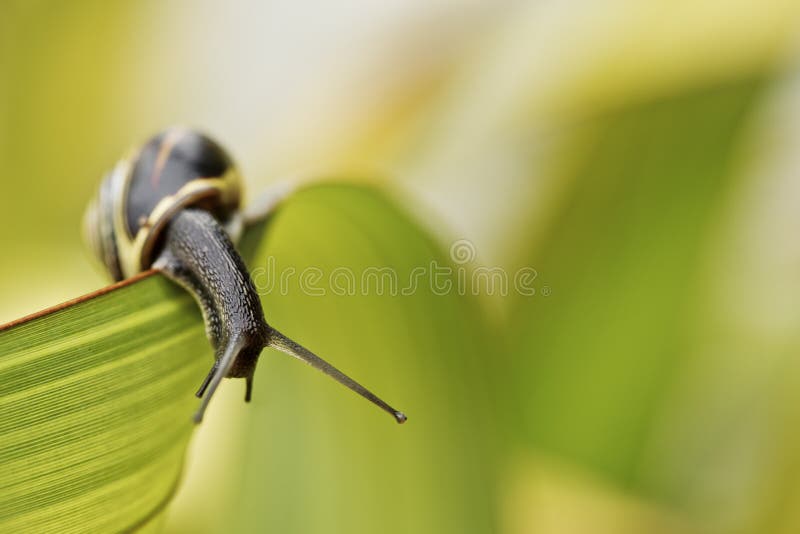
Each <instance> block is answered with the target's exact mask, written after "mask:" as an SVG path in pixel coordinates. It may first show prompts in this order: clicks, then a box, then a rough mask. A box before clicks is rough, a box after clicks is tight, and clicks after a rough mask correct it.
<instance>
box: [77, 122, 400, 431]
mask: <svg viewBox="0 0 800 534" xmlns="http://www.w3.org/2000/svg"><path fill="white" fill-rule="evenodd" d="M241 191H242V185H241V181H240V179H239V174H238V172H237V170H236V167H235V165H234V164H233V162H232V160H231V159H230V158H229V157H228V155H227V154H226V153H225V151H224V150H223V149H222V148H221V147H220V146H219V145H217V144H216V143H215V142H214V141H212V140H211V139H209V138H207V137H205V136H203V135H201V134H198V133H196V132H193V131H191V130H187V129H182V128H173V129H170V130H167V131H166V132H164V133H162V134H159V135H157V136H155V137H153V138H152V139H151V140H149V141H148V142H147V143H146V144H145V145H144V146H143V147H142V148H141V149H140V150H139V151H137V152H135V153H134V154H133V155H132V156H131V157H130V158H127V159H124V160H122V161H121V162H120V163H119V164H117V166H116V168H115V169H114V170H113V171H112V172H111V173H110V175H108V176H107V177H106V178H105V179H104V181H103V183H102V185H101V187H100V191H99V194H98V196H97V198H96V199H95V201H94V202H93V203H92V204H91V205H90V207H89V210H88V211H87V216H86V221H85V234H86V238H87V241H88V242H89V244H90V245H91V247H92V249H93V250H94V251H95V254H96V255H97V256H98V258H99V259H100V260H101V261H102V262H103V264H104V265H105V266H106V268H107V270H108V271H109V273H110V274H111V276H112V277H113V278H114V279H115V280H122V279H125V278H128V277H130V276H133V275H134V274H136V273H138V272H141V271H142V270H146V269H149V268H154V269H157V270H160V271H161V272H162V273H164V274H165V275H166V276H167V277H169V278H170V279H172V280H173V281H175V282H177V283H178V284H180V285H181V286H183V287H184V288H186V289H187V290H188V291H189V292H190V293H191V294H192V295H193V296H194V297H195V299H196V300H197V302H198V304H199V305H200V308H201V310H202V312H203V317H204V320H205V324H206V334H207V336H208V339H209V341H210V342H211V345H212V347H213V348H214V365H213V366H212V368H211V370H210V371H209V373H208V376H207V377H206V378H205V380H203V382H202V384H201V386H200V389H199V390H198V392H197V396H198V397H203V401H202V403H201V405H200V408H199V410H198V411H197V413H196V414H195V421H197V422H199V421H200V420H202V417H203V413H204V412H205V409H206V407H207V406H208V403H209V401H210V399H211V397H212V396H213V394H214V392H215V391H216V389H217V387H218V386H219V384H220V382H221V381H222V378H224V377H230V378H244V379H246V381H247V392H246V394H245V400H247V401H249V400H250V397H251V394H252V386H253V374H254V372H255V368H256V363H257V362H258V358H259V356H260V354H261V351H262V350H263V349H264V348H265V347H274V348H276V349H278V350H281V351H283V352H286V353H287V354H289V355H291V356H293V357H295V358H298V359H300V360H302V361H304V362H306V363H308V364H310V365H312V366H313V367H315V368H317V369H319V370H321V371H322V372H324V373H326V374H327V375H329V376H331V377H332V378H334V379H335V380H337V381H338V382H340V383H341V384H343V385H345V386H347V387H348V388H350V389H352V390H353V391H355V392H356V393H358V394H359V395H361V396H363V397H365V398H366V399H368V400H370V401H371V402H373V403H375V404H376V405H378V406H379V407H381V408H382V409H384V410H385V411H387V412H389V413H391V414H392V415H393V416H394V418H395V419H396V420H397V421H398V422H400V423H402V422H404V421H405V419H406V417H405V415H403V414H402V413H401V412H398V411H397V410H395V409H393V408H392V407H390V406H389V405H388V404H386V403H385V402H383V401H382V400H381V399H379V398H378V397H377V396H375V395H374V394H372V393H371V392H370V391H368V390H367V389H366V388H364V387H363V386H361V385H360V384H358V383H357V382H355V381H354V380H352V379H351V378H349V377H348V376H346V375H345V374H343V373H342V372H341V371H339V370H338V369H336V368H335V367H333V366H332V365H330V364H329V363H327V362H326V361H324V360H322V359H321V358H319V357H318V356H316V355H315V354H314V353H312V352H311V351H309V350H308V349H306V348H304V347H302V346H301V345H299V344H298V343H296V342H294V341H292V340H291V339H289V338H287V337H286V336H284V335H283V334H281V333H280V332H278V331H277V330H275V329H274V328H272V327H270V326H269V325H268V324H267V322H266V321H265V319H264V312H263V310H262V307H261V300H260V298H259V296H258V293H257V291H256V289H255V286H254V284H253V281H252V279H251V278H250V275H249V273H248V271H247V268H246V266H245V264H244V261H243V260H242V259H241V257H240V256H239V253H238V252H237V251H236V247H235V241H236V239H237V237H238V234H239V231H240V229H241V226H242V216H241V211H240V199H241Z"/></svg>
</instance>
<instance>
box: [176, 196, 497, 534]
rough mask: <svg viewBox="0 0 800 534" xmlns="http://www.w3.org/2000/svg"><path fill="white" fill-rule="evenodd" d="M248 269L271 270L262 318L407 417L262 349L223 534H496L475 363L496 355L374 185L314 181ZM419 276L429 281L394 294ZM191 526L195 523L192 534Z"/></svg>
mask: <svg viewBox="0 0 800 534" xmlns="http://www.w3.org/2000/svg"><path fill="white" fill-rule="evenodd" d="M254 258H255V263H254V265H253V267H254V268H258V267H259V266H260V267H264V268H265V270H264V271H262V272H263V273H265V272H266V267H268V266H269V265H270V263H269V262H270V261H271V260H270V258H272V259H273V260H274V267H273V271H274V273H275V274H276V279H275V286H274V287H273V288H272V291H267V288H268V286H269V283H268V279H267V278H266V277H264V276H259V277H257V279H258V280H260V281H261V283H260V284H259V285H260V286H261V287H262V289H264V293H263V297H262V300H263V302H264V309H265V313H266V315H267V320H268V321H270V322H271V324H273V325H274V326H275V327H276V328H277V329H279V330H281V331H282V332H284V333H286V334H287V335H289V336H293V337H295V338H296V339H298V340H300V341H301V342H302V343H304V344H305V345H306V346H308V347H310V348H312V350H314V351H316V352H317V353H318V354H321V355H323V356H324V357H325V358H327V359H329V360H330V361H331V362H334V363H335V364H336V365H337V366H339V367H340V368H341V369H342V370H344V371H345V372H347V373H349V374H351V375H352V376H353V377H355V378H356V379H357V380H359V381H361V382H362V383H363V384H365V385H367V386H368V387H370V388H372V389H373V390H374V391H375V392H376V393H377V394H379V395H381V396H383V397H385V398H386V400H387V401H389V402H390V403H392V404H394V405H395V406H396V407H397V408H398V409H401V410H403V411H404V412H405V413H406V414H408V417H409V420H408V422H407V423H406V424H405V425H403V426H398V425H396V424H395V423H394V422H393V421H392V419H391V418H390V417H388V416H387V415H386V414H384V413H382V412H380V411H379V410H376V409H375V407H373V406H371V405H370V404H368V403H365V402H363V400H361V399H359V398H358V397H356V396H354V395H352V394H351V393H349V392H347V391H343V390H342V388H341V386H339V385H338V384H335V383H334V382H332V381H330V380H329V379H327V378H326V377H324V376H322V375H320V374H319V373H312V372H310V371H309V370H308V368H307V367H306V366H304V365H302V364H300V363H299V362H297V361H294V360H292V359H289V358H286V357H284V356H283V355H280V354H279V353H275V352H273V351H267V352H265V353H264V354H263V355H262V357H261V363H260V364H259V368H258V371H257V374H256V378H255V383H256V391H255V394H254V399H253V407H252V409H251V410H247V413H246V421H245V424H244V427H245V429H246V432H245V434H244V436H243V443H244V448H243V450H241V451H240V452H238V454H241V460H240V461H241V465H242V466H243V468H242V475H241V478H240V479H239V480H237V481H236V482H235V483H234V486H235V488H236V493H237V497H236V499H235V503H234V508H233V510H231V511H229V516H228V521H229V522H230V523H229V524H231V525H232V526H233V529H232V530H233V531H236V532H304V533H314V532H319V533H330V532H383V533H394V532H396V533H407V532H415V533H425V532H430V533H441V532H459V533H470V532H476V533H483V532H489V531H492V530H493V523H494V511H493V509H492V502H493V497H492V491H493V489H492V488H493V484H492V478H491V471H490V467H491V466H490V460H489V458H490V456H489V453H490V451H491V444H490V443H487V440H488V439H489V438H490V437H491V435H492V432H491V431H490V429H489V427H488V424H489V423H488V414H487V413H486V411H485V410H486V406H487V404H488V402H487V399H486V391H485V381H484V377H485V371H484V370H483V369H482V368H481V364H482V361H483V360H484V358H485V357H486V355H487V354H490V353H491V352H490V350H489V349H488V336H487V332H486V327H485V325H484V322H483V320H482V318H481V316H480V315H479V314H478V312H477V308H476V306H475V303H473V302H472V301H471V300H470V299H469V298H467V297H465V296H461V295H459V294H458V292H457V290H456V289H455V277H456V274H455V272H452V273H451V274H450V275H448V276H443V280H448V281H449V282H450V283H452V284H453V286H452V287H453V289H452V290H451V291H434V290H433V289H432V287H431V282H432V274H431V270H430V266H431V262H437V265H438V266H440V267H441V268H442V269H445V268H448V267H453V265H452V264H451V263H450V261H449V260H448V259H447V258H446V257H445V256H444V254H443V253H442V251H441V249H440V247H439V246H438V245H437V244H436V243H435V242H434V241H433V240H432V239H431V238H430V237H429V236H428V235H427V234H426V232H424V231H423V230H422V229H421V228H420V227H419V226H418V225H416V224H414V223H413V222H411V221H409V219H408V217H407V216H406V215H405V213H404V212H403V211H401V210H400V209H399V208H398V207H397V206H396V205H395V204H394V203H393V202H391V201H390V200H388V199H387V198H386V197H385V196H383V195H381V194H378V193H376V192H375V191H374V190H370V189H366V188H343V187H339V186H321V187H316V188H314V189H312V190H308V191H306V192H304V193H302V194H301V195H298V196H297V197H295V198H294V199H293V201H292V202H291V203H290V204H289V205H287V206H286V207H285V208H284V209H282V210H281V211H280V212H278V214H277V215H276V217H275V219H274V221H273V222H272V223H271V226H270V229H269V235H268V238H267V239H265V240H263V241H262V243H261V246H260V247H259V248H258V250H257V251H256V252H255V254H254ZM309 267H311V268H312V269H319V272H321V273H322V277H321V278H320V280H319V281H318V282H315V283H314V284H313V289H314V291H310V290H309V288H308V287H306V288H305V289H303V288H302V287H301V284H300V276H301V275H302V273H303V272H304V271H306V269H307V268H309ZM291 268H293V269H294V270H295V273H296V274H295V275H294V276H293V277H292V278H291V279H290V280H289V283H288V284H287V286H286V287H285V290H282V289H281V288H280V284H279V281H280V275H281V273H283V274H286V273H288V272H289V270H290V269H291ZM376 268H377V269H387V268H388V269H390V270H388V271H383V272H386V273H389V272H391V273H394V276H396V280H397V282H398V291H397V294H395V295H393V294H391V292H390V291H389V290H388V288H387V289H386V291H385V292H384V293H383V294H380V293H381V292H380V291H379V290H378V288H377V286H376V285H374V284H373V283H372V282H371V281H366V282H365V280H364V273H366V272H373V271H369V270H370V269H376ZM336 269H339V270H338V271H336V272H339V273H342V272H349V273H352V275H354V278H355V282H356V283H355V286H354V287H355V294H353V295H347V294H341V292H339V293H340V294H337V290H336V283H335V282H334V283H332V278H331V274H332V273H334V271H335V270H336ZM415 269H426V270H427V271H426V272H425V273H423V274H421V275H420V276H419V278H418V279H417V280H416V284H415V285H414V287H415V289H414V290H413V291H406V292H405V293H408V294H403V291H402V289H404V288H405V289H408V288H410V287H412V286H411V284H410V283H409V281H410V280H412V279H413V277H412V272H413V271H414V270H415ZM418 272H419V271H418ZM344 276H345V275H343V277H344ZM339 282H342V280H341V279H340V280H339ZM317 289H318V290H320V291H316V290H317ZM314 293H320V294H318V295H317V294H314ZM323 293H324V294H323ZM195 528H202V525H192V527H191V528H189V529H187V530H191V531H196V530H195Z"/></svg>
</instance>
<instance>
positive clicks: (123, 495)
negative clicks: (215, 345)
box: [0, 276, 210, 532]
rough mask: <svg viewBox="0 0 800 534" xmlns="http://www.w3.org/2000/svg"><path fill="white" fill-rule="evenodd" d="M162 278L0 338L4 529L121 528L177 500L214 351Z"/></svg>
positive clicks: (190, 309) (185, 300)
mask: <svg viewBox="0 0 800 534" xmlns="http://www.w3.org/2000/svg"><path fill="white" fill-rule="evenodd" d="M203 332H204V331H203V326H202V319H201V318H200V315H199V313H198V311H197V309H196V305H195V303H194V301H193V300H192V299H191V298H190V297H189V296H188V295H187V294H185V293H184V292H182V291H181V290H179V289H177V288H176V287H173V285H172V284H171V283H170V282H168V281H167V280H166V279H164V278H162V277H160V276H149V277H146V278H144V279H142V280H139V281H137V282H135V283H132V284H125V285H123V286H122V287H119V288H117V289H115V290H113V291H110V292H106V293H103V294H101V295H99V296H97V297H96V298H92V299H89V300H83V301H82V302H79V303H77V304H74V305H70V306H67V307H64V308H62V309H59V310H58V311H55V312H53V313H49V314H46V315H44V316H41V317H38V318H35V319H33V320H30V321H27V322H23V323H22V324H19V325H17V326H13V327H11V328H8V329H5V330H4V331H2V333H1V334H0V473H2V478H0V531H3V532H19V531H21V530H25V529H27V530H30V531H33V532H43V531H59V532H69V531H82V532H84V531H87V530H119V529H120V528H131V527H133V526H136V525H142V524H145V523H147V522H148V521H149V520H150V519H151V518H152V517H153V516H154V514H156V513H157V512H158V511H159V510H160V509H161V508H163V507H164V506H165V504H166V503H167V501H168V500H169V498H170V496H171V495H172V494H173V493H174V491H175V488H176V485H177V482H178V477H179V475H180V472H181V465H182V462H183V456H184V453H185V449H186V444H187V442H188V440H189V437H190V435H191V433H192V428H193V425H192V423H191V418H190V415H189V414H191V412H192V409H193V408H194V406H195V404H196V400H195V399H194V398H193V396H192V389H193V388H194V387H196V386H197V383H198V377H200V376H201V375H202V373H203V371H204V369H205V368H206V367H207V366H208V362H209V354H210V349H209V347H208V342H207V341H206V340H205V336H204V333H203Z"/></svg>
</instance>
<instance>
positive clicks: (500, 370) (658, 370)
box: [496, 76, 763, 491]
mask: <svg viewBox="0 0 800 534" xmlns="http://www.w3.org/2000/svg"><path fill="white" fill-rule="evenodd" d="M762 87H763V84H762V80H761V79H760V77H758V76H754V77H753V78H752V79H748V80H740V81H737V82H731V83H729V84H727V85H722V86H719V87H717V86H715V87H711V88H704V89H702V90H699V89H693V90H691V91H689V92H688V93H685V94H680V95H673V96H669V97H665V98H662V99H657V100H653V101H650V102H646V103H641V104H635V105H633V106H630V107H626V108H622V109H619V110H616V111H614V112H613V113H609V114H604V115H602V116H599V117H594V118H591V119H590V120H588V121H587V122H585V123H583V124H582V127H581V128H580V134H579V135H580V136H581V138H580V141H579V142H577V143H575V145H576V146H580V149H579V150H571V151H570V150H568V151H565V153H566V154H568V156H567V157H568V158H571V159H570V164H569V165H568V167H569V169H570V171H569V174H568V175H567V176H563V177H560V178H563V183H568V184H570V186H569V187H568V188H567V189H566V192H565V193H564V196H563V198H562V200H561V203H560V207H559V209H558V210H556V215H555V217H554V218H553V220H552V221H551V222H550V224H549V229H548V230H547V231H546V232H544V234H545V235H546V237H545V238H544V240H543V241H542V242H541V243H537V244H536V247H535V250H531V251H530V253H529V254H530V255H529V258H528V262H529V264H530V265H533V266H535V267H536V269H538V270H539V273H540V274H541V276H542V277H543V278H544V279H546V280H547V282H548V284H550V286H551V288H552V296H550V297H548V298H542V297H536V298H529V299H519V301H518V302H517V304H518V306H517V307H516V310H515V312H514V316H513V320H512V328H511V330H512V334H511V343H510V344H511V349H512V350H511V356H509V358H508V359H507V360H503V361H502V362H499V363H500V365H499V366H498V367H497V369H496V372H497V374H498V376H501V377H502V379H501V380H505V381H506V383H509V384H513V387H512V388H510V389H509V392H512V394H511V395H509V398H508V401H509V402H508V408H509V410H516V412H517V415H518V419H516V420H515V423H516V426H515V427H514V428H513V429H512V431H513V432H514V433H516V434H517V436H518V438H519V439H520V440H521V441H522V442H523V443H525V444H527V445H532V446H535V447H537V448H539V449H542V450H545V451H547V452H548V453H550V454H553V453H555V454H557V455H559V456H562V457H565V458H568V459H570V460H571V461H573V462H576V463H579V464H583V465H584V466H587V467H589V468H591V469H593V470H595V471H598V472H601V473H604V474H605V475H606V476H608V477H609V478H611V479H613V480H615V481H617V482H618V483H620V484H621V485H623V486H634V487H639V489H642V486H644V487H647V488H648V489H650V490H655V491H658V490H659V489H660V486H661V484H660V483H659V481H658V480H653V479H652V475H651V473H650V472H649V471H648V469H649V468H652V467H653V466H654V465H655V464H656V463H657V462H653V460H654V458H653V456H652V454H653V451H654V445H655V443H654V441H653V438H654V436H655V432H656V431H657V430H660V431H662V432H663V429H658V428H657V426H658V425H659V423H660V422H661V420H660V419H659V414H660V413H661V412H662V410H665V409H666V407H667V404H666V403H667V402H669V401H668V399H669V395H670V394H671V393H672V388H673V387H674V385H675V384H676V382H677V381H678V380H679V379H680V377H681V373H682V371H683V370H684V368H685V365H686V363H687V362H686V359H685V358H686V355H687V354H689V353H690V351H689V350H687V348H688V347H689V346H690V344H691V342H692V336H693V323H692V320H693V317H692V314H693V313H694V312H695V311H696V310H697V309H698V308H697V298H698V297H697V296H698V293H699V292H698V288H697V286H696V284H697V280H698V274H699V271H700V269H702V265H703V263H702V258H703V255H704V253H705V250H706V247H707V246H708V239H709V235H710V232H711V228H712V226H713V224H714V216H715V214H716V213H717V211H718V210H719V209H720V208H721V207H722V206H723V203H724V201H725V199H726V198H727V194H728V192H729V191H730V190H731V189H732V187H733V186H734V185H735V184H736V178H737V176H738V173H737V172H735V166H734V165H733V164H734V158H736V157H737V154H738V153H739V152H738V151H739V148H740V142H741V138H742V134H743V132H745V131H746V128H745V127H746V125H747V124H748V119H749V118H750V117H751V113H752V111H753V109H754V108H755V105H756V103H757V102H758V98H759V96H760V95H761V88H762ZM689 415H690V414H687V416H689ZM648 462H649V463H648Z"/></svg>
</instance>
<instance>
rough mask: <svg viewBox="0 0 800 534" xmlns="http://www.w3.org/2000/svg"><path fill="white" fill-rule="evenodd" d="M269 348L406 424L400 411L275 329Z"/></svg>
mask: <svg viewBox="0 0 800 534" xmlns="http://www.w3.org/2000/svg"><path fill="white" fill-rule="evenodd" d="M267 346H268V347H273V348H275V349H278V350H279V351H281V352H285V353H286V354H288V355H289V356H292V357H294V358H297V359H298V360H300V361H303V362H305V363H307V364H308V365H310V366H311V367H313V368H315V369H318V370H320V371H322V372H323V373H325V374H326V375H328V376H330V377H331V378H333V379H334V380H336V381H337V382H339V383H340V384H342V385H343V386H345V387H347V388H349V389H351V390H352V391H355V392H356V393H358V394H359V395H361V396H362V397H364V398H365V399H367V400H368V401H370V402H371V403H373V404H375V405H376V406H378V407H379V408H381V409H382V410H383V411H385V412H387V413H389V414H390V415H391V416H392V417H394V419H395V421H397V422H398V423H400V424H403V423H405V422H406V420H407V418H406V415H405V414H404V413H403V412H401V411H398V410H395V409H394V408H392V407H391V406H389V405H388V404H386V402H384V401H383V400H382V399H380V398H379V397H378V396H377V395H375V394H374V393H372V392H371V391H370V390H368V389H367V388H365V387H364V386H362V385H361V384H359V383H358V382H356V381H355V380H353V379H352V378H350V377H349V376H347V375H346V374H344V373H343V372H341V371H340V370H338V369H337V368H336V367H334V366H333V365H331V364H329V363H328V362H326V361H325V360H323V359H322V358H320V357H319V356H317V355H316V354H314V353H313V352H311V351H310V350H308V349H307V348H305V347H303V346H302V345H300V344H299V343H297V342H295V341H293V340H291V339H289V338H288V337H286V336H284V335H283V334H281V333H280V332H278V331H277V330H275V329H274V328H273V329H271V332H270V338H269V342H268V343H267Z"/></svg>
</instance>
